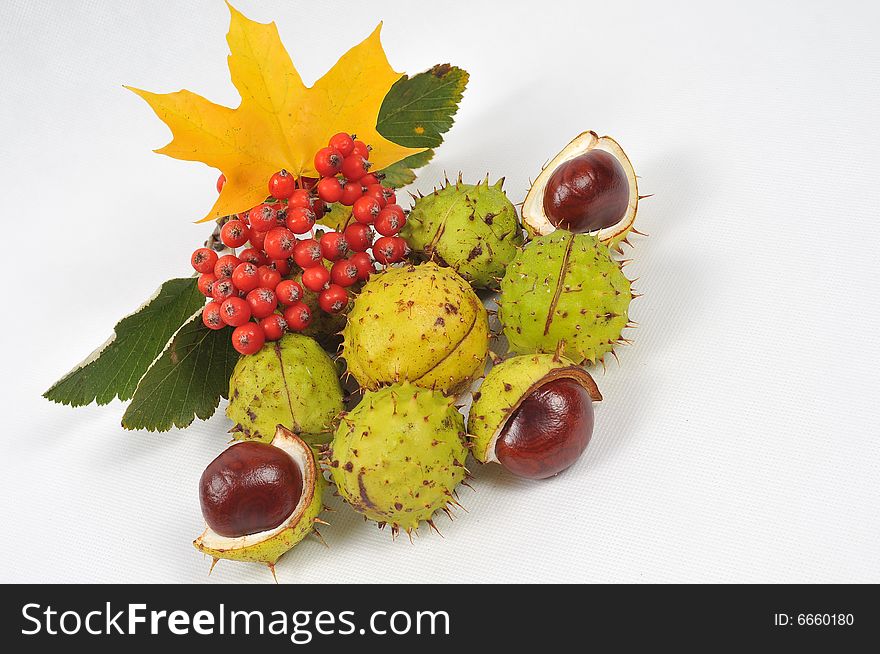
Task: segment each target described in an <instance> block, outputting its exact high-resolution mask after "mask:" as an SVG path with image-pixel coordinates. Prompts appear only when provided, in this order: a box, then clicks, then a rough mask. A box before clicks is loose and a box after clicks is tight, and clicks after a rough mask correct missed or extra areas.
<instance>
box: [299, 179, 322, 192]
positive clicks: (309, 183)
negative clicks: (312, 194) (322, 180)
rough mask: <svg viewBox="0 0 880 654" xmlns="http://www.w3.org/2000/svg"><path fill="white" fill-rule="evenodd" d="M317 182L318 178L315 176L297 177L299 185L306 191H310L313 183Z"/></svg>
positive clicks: (313, 186) (313, 185)
mask: <svg viewBox="0 0 880 654" xmlns="http://www.w3.org/2000/svg"><path fill="white" fill-rule="evenodd" d="M317 183H318V179H317V178H316V177H300V178H299V187H300V188H304V189H305V190H307V191H311V190H312V189H313V188H315V184H317Z"/></svg>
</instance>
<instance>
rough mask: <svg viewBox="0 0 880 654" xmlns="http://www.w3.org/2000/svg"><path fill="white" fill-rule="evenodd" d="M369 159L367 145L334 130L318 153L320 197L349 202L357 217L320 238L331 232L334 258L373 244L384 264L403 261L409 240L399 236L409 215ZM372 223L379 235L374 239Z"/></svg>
mask: <svg viewBox="0 0 880 654" xmlns="http://www.w3.org/2000/svg"><path fill="white" fill-rule="evenodd" d="M369 159H370V148H369V146H368V145H365V144H364V142H363V141H357V140H355V138H354V137H353V136H351V135H349V134H346V133H344V132H340V133H339V134H336V135H334V136H333V137H332V138H331V139H330V141H329V143H328V145H327V147H325V148H321V149H320V150H318V152H317V154H316V155H315V170H317V171H318V174H319V175H321V179H320V180H318V183H317V184H316V185H315V189H316V190H317V193H318V197H319V198H320V199H321V200H323V201H324V202H327V203H333V202H339V203H341V204H344V205H345V206H347V207H351V214H352V216H354V219H355V221H356V222H354V223H352V224H350V225H349V226H348V227H346V228H345V230H344V231H343V232H342V234H326V235H325V236H324V237H323V238H322V239H321V243H322V244H323V243H324V240H325V239H327V238H328V237H332V238H331V240H330V243H329V244H328V245H327V247H326V248H323V249H325V250H326V251H325V252H324V257H325V258H326V259H329V260H330V261H337V260H339V259H340V258H341V257H344V256H345V254H346V252H347V251H349V250H351V251H355V252H364V251H366V250H367V249H369V248H370V247H371V245H372V249H373V257H374V258H375V259H376V261H378V262H379V263H381V264H389V263H396V262H398V261H403V259H404V257H405V256H406V254H407V246H406V241H405V240H404V239H402V238H401V237H399V236H398V235H397V234H398V233H399V232H400V230H401V229H403V226H404V224H405V223H406V214H405V213H404V211H403V209H402V208H401V207H400V205H399V204H397V197H396V196H395V194H394V189H391V188H388V187H385V186H383V185H382V184H381V182H380V181H379V178H378V177H376V175H374V174H372V173H370V172H369V170H370V161H369ZM372 228H375V230H376V231H377V232H379V235H380V236H379V238H378V239H376V242H375V243H373V242H372V241H373V229H372ZM328 252H329V253H330V255H331V256H328ZM337 253H341V254H337ZM355 256H356V255H355ZM335 267H336V264H334V268H335ZM334 282H335V283H338V282H336V280H335V279H334Z"/></svg>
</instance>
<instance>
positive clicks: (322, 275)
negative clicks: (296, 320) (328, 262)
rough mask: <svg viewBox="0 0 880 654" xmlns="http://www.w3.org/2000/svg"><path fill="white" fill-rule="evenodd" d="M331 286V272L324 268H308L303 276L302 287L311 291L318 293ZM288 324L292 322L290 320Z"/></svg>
mask: <svg viewBox="0 0 880 654" xmlns="http://www.w3.org/2000/svg"><path fill="white" fill-rule="evenodd" d="M329 284H330V271H329V270H327V269H326V268H325V267H324V266H314V267H312V268H306V269H305V270H303V274H302V285H303V286H305V287H306V288H307V289H309V290H310V291H313V292H315V293H318V292H320V291H323V290H324V289H325V288H327V286H328V285H329ZM288 322H290V321H289V320H288Z"/></svg>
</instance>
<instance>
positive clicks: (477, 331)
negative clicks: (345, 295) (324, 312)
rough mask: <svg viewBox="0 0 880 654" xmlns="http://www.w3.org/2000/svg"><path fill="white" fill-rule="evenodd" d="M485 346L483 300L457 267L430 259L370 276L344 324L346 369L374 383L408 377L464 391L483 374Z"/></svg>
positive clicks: (375, 385)
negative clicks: (436, 262)
mask: <svg viewBox="0 0 880 654" xmlns="http://www.w3.org/2000/svg"><path fill="white" fill-rule="evenodd" d="M488 350H489V321H488V316H487V314H486V309H485V307H484V306H483V303H482V302H480V299H479V298H478V297H477V296H476V294H475V293H474V291H473V289H472V288H471V287H470V286H469V285H468V284H467V282H465V281H464V280H463V279H462V278H461V277H459V275H458V274H456V273H455V271H454V270H451V269H449V268H441V267H440V266H438V265H437V264H435V263H433V262H427V263H423V264H421V265H419V266H406V267H403V268H389V269H388V270H386V271H385V272H383V273H378V274H375V275H373V276H372V277H371V278H370V281H368V282H367V283H366V284H365V285H364V288H363V290H362V291H361V293H360V295H358V296H357V298H356V299H355V301H354V305H353V306H352V308H351V311H350V312H349V314H348V321H347V323H346V325H345V329H344V330H343V345H342V356H343V357H344V358H345V361H346V363H347V364H348V371H349V372H350V373H351V374H352V375H353V376H354V378H355V379H356V380H357V381H358V383H359V384H360V385H361V386H362V387H364V388H368V389H372V390H375V389H376V388H378V387H379V386H381V385H383V384H390V383H393V382H397V381H411V382H412V383H414V384H416V385H418V386H421V387H423V388H434V389H436V390H439V391H443V392H444V393H446V394H451V393H456V392H459V391H461V390H463V389H464V388H466V387H467V386H468V385H469V384H470V382H471V381H473V380H474V379H475V378H476V377H477V376H479V375H480V374H481V373H482V371H483V366H484V364H485V361H486V355H487V353H488Z"/></svg>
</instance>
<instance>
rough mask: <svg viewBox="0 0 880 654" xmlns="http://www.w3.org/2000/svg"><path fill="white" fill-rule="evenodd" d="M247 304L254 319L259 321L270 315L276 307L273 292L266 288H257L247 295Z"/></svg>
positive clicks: (276, 300)
mask: <svg viewBox="0 0 880 654" xmlns="http://www.w3.org/2000/svg"><path fill="white" fill-rule="evenodd" d="M247 303H248V304H249V305H250V307H251V313H252V314H253V316H254V318H256V319H258V320H259V319H261V318H265V317H266V316H270V315H272V313H273V312H274V311H275V309H276V308H277V307H278V298H277V297H276V296H275V292H274V291H271V290H269V289H268V288H258V289H255V290H253V291H251V292H250V293H248V294H247Z"/></svg>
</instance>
